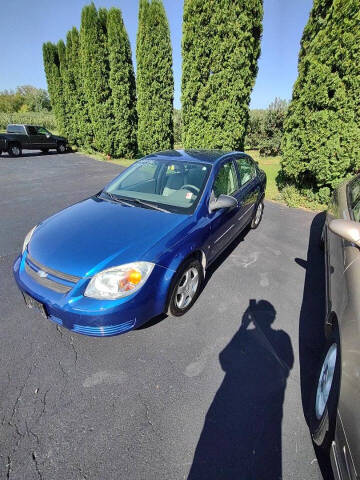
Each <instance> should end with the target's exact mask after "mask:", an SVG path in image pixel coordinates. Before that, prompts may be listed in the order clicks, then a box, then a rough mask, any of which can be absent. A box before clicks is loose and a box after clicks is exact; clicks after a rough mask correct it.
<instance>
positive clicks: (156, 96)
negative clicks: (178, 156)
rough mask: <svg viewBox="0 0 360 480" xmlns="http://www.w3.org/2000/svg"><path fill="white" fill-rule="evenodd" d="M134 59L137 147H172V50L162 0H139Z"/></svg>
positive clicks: (143, 151) (145, 150)
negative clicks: (135, 64)
mask: <svg viewBox="0 0 360 480" xmlns="http://www.w3.org/2000/svg"><path fill="white" fill-rule="evenodd" d="M136 62H137V73H136V92H137V113H138V147H139V150H140V152H142V153H144V154H146V153H149V152H152V151H155V150H163V149H168V148H172V147H173V144H174V133H173V96H174V79H173V73H172V49H171V42H170V31H169V25H168V21H167V18H166V13H165V10H164V6H163V4H162V1H161V0H151V1H150V0H140V6H139V25H138V33H137V42H136Z"/></svg>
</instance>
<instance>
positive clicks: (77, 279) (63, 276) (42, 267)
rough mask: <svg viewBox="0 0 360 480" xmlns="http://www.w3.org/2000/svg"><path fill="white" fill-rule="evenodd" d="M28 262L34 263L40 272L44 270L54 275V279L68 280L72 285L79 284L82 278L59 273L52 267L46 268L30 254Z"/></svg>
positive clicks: (27, 258)
mask: <svg viewBox="0 0 360 480" xmlns="http://www.w3.org/2000/svg"><path fill="white" fill-rule="evenodd" d="M26 260H29V262H31V263H33V264H34V265H35V267H37V268H39V269H40V270H43V271H44V272H46V273H50V274H51V275H54V277H58V278H61V279H62V280H67V281H68V282H71V283H77V282H78V281H79V280H80V278H81V277H75V275H69V274H68V273H63V272H59V271H58V270H54V269H53V268H50V267H45V266H44V265H42V264H41V263H40V262H38V261H37V260H35V259H34V258H32V257H31V256H30V255H29V254H28V255H27V257H26Z"/></svg>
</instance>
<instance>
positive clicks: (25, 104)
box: [0, 85, 51, 113]
mask: <svg viewBox="0 0 360 480" xmlns="http://www.w3.org/2000/svg"><path fill="white" fill-rule="evenodd" d="M50 110H51V105H50V99H49V94H48V92H47V91H46V90H44V89H42V88H36V87H33V86H32V85H21V86H20V87H17V88H16V90H15V91H13V90H3V91H1V92H0V111H1V112H7V113H12V112H20V111H22V112H43V111H50Z"/></svg>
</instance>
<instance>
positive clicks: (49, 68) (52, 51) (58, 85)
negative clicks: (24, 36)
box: [43, 42, 66, 134]
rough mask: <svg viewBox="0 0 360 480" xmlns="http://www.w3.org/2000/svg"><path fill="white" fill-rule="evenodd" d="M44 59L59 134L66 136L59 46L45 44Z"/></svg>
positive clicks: (49, 43)
mask: <svg viewBox="0 0 360 480" xmlns="http://www.w3.org/2000/svg"><path fill="white" fill-rule="evenodd" d="M43 59H44V69H45V76H46V81H47V85H48V91H49V95H50V101H51V105H52V108H53V111H54V115H55V119H56V124H57V127H58V130H59V132H60V133H63V134H65V131H66V129H65V108H64V101H63V91H62V90H63V89H62V81H61V75H60V61H59V54H58V49H57V46H56V45H54V44H53V43H51V42H47V43H44V44H43Z"/></svg>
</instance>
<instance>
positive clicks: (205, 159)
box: [144, 149, 246, 164]
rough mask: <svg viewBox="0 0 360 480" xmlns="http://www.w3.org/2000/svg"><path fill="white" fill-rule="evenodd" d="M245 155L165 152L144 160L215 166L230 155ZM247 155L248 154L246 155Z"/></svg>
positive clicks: (183, 151) (216, 151)
mask: <svg viewBox="0 0 360 480" xmlns="http://www.w3.org/2000/svg"><path fill="white" fill-rule="evenodd" d="M235 153H236V154H239V153H241V154H244V152H237V151H227V150H198V149H189V150H165V151H163V152H155V153H151V154H149V155H146V157H144V158H148V159H150V158H154V159H155V158H156V159H164V160H171V159H174V160H180V161H181V160H183V161H187V162H199V163H211V164H215V163H217V162H218V161H219V160H221V159H222V158H224V157H226V156H228V155H230V154H235ZM245 155H246V154H245Z"/></svg>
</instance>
